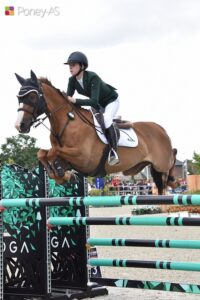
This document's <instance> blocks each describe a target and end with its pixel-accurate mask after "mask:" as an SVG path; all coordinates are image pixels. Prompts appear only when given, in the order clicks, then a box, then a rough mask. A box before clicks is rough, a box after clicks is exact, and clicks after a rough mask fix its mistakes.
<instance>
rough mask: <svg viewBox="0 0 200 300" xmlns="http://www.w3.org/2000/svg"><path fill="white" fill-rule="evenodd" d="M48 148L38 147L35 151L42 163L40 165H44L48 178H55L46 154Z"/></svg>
mask: <svg viewBox="0 0 200 300" xmlns="http://www.w3.org/2000/svg"><path fill="white" fill-rule="evenodd" d="M48 152H49V150H44V149H40V150H39V151H38V153H37V158H38V160H39V161H40V162H41V163H42V165H43V166H44V167H45V170H46V171H47V174H48V176H49V177H50V178H53V179H54V178H55V174H54V171H53V169H52V167H51V165H50V163H49V162H48V159H47V155H48Z"/></svg>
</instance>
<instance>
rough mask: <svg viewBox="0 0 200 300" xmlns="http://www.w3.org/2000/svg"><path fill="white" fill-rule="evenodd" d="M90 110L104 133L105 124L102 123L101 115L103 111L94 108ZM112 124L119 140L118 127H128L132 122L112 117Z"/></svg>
mask: <svg viewBox="0 0 200 300" xmlns="http://www.w3.org/2000/svg"><path fill="white" fill-rule="evenodd" d="M92 112H93V114H94V116H95V118H96V119H97V121H98V123H99V125H100V126H101V128H102V130H103V132H104V134H105V129H106V128H105V124H104V117H103V113H102V112H101V111H97V110H95V109H94V108H92ZM113 125H114V127H115V130H116V133H117V138H118V140H119V138H120V129H130V128H132V126H131V125H132V124H131V122H129V121H125V120H122V119H121V118H120V117H118V118H117V117H116V118H115V119H113Z"/></svg>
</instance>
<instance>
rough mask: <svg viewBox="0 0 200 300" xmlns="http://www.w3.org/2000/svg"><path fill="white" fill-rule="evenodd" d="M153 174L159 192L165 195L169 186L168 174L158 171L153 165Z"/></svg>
mask: <svg viewBox="0 0 200 300" xmlns="http://www.w3.org/2000/svg"><path fill="white" fill-rule="evenodd" d="M151 175H152V177H153V181H154V182H155V184H156V187H157V189H158V194H159V195H163V194H164V193H165V189H166V187H167V179H168V174H167V173H164V172H158V171H156V170H155V169H154V168H153V166H151Z"/></svg>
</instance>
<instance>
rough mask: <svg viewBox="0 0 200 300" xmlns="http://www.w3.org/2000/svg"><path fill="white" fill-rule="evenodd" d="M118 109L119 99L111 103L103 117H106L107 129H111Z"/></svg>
mask: <svg viewBox="0 0 200 300" xmlns="http://www.w3.org/2000/svg"><path fill="white" fill-rule="evenodd" d="M118 109H119V98H117V99H116V100H115V101H113V102H111V103H109V104H108V105H107V106H106V107H105V111H104V113H103V116H104V123H105V127H106V128H109V127H110V126H111V125H112V120H113V119H114V117H115V116H116V114H117V111H118Z"/></svg>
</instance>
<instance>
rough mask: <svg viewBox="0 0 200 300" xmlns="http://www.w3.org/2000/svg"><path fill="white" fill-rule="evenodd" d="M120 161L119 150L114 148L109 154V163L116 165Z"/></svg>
mask: <svg viewBox="0 0 200 300" xmlns="http://www.w3.org/2000/svg"><path fill="white" fill-rule="evenodd" d="M118 163H119V157H118V154H117V152H116V151H115V150H114V149H113V148H112V149H111V150H110V152H109V154H108V164H109V165H110V166H114V165H116V164H118Z"/></svg>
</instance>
